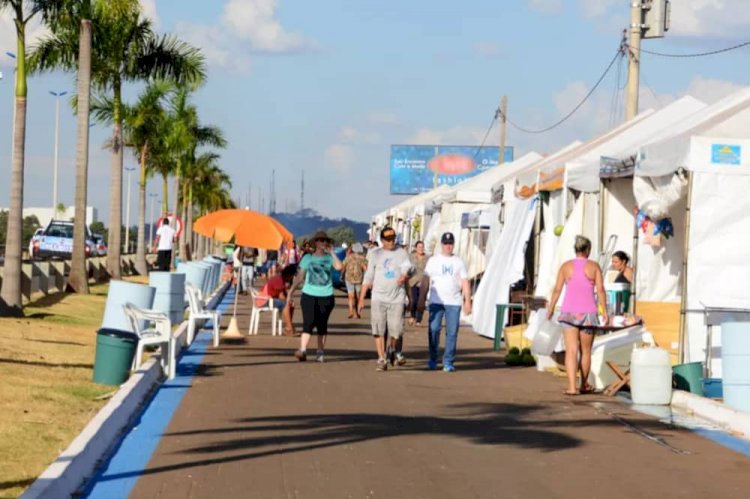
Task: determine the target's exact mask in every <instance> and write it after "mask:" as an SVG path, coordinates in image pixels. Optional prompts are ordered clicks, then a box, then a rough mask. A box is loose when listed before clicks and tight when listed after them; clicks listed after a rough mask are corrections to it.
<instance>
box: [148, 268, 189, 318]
mask: <svg viewBox="0 0 750 499" xmlns="http://www.w3.org/2000/svg"><path fill="white" fill-rule="evenodd" d="M148 278H149V279H148V280H149V285H150V286H151V287H153V288H154V289H156V293H155V295H154V304H153V307H152V308H153V309H154V310H158V311H159V312H164V313H165V314H167V315H168V316H169V320H171V321H172V324H179V323H180V322H182V318H183V314H184V312H185V274H179V273H172V272H151V273H150V274H149V275H148Z"/></svg>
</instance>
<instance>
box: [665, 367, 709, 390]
mask: <svg viewBox="0 0 750 499" xmlns="http://www.w3.org/2000/svg"><path fill="white" fill-rule="evenodd" d="M672 372H673V373H674V383H675V387H676V388H677V389H678V390H684V391H686V392H690V393H695V394H696V395H703V386H702V384H701V378H703V362H688V363H687V364H677V365H676V366H672Z"/></svg>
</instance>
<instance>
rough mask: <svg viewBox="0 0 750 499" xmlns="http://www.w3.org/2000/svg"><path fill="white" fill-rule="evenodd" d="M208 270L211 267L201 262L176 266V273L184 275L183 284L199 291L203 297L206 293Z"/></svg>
mask: <svg viewBox="0 0 750 499" xmlns="http://www.w3.org/2000/svg"><path fill="white" fill-rule="evenodd" d="M210 270H211V266H210V265H206V264H204V263H202V262H190V263H181V264H180V265H178V266H177V272H180V273H182V274H185V282H186V283H190V284H192V285H193V286H195V287H196V288H198V289H200V290H201V293H203V295H204V296H205V294H206V292H207V291H208V284H209V283H208V275H209V273H210ZM186 299H187V297H186Z"/></svg>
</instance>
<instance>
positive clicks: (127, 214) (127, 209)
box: [125, 166, 135, 255]
mask: <svg viewBox="0 0 750 499" xmlns="http://www.w3.org/2000/svg"><path fill="white" fill-rule="evenodd" d="M133 170H135V166H131V167H130V168H128V167H125V171H126V172H128V198H127V200H126V201H125V254H126V255H127V254H128V249H129V248H130V172H132V171H133Z"/></svg>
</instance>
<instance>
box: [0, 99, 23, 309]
mask: <svg viewBox="0 0 750 499" xmlns="http://www.w3.org/2000/svg"><path fill="white" fill-rule="evenodd" d="M15 116H16V118H15V121H14V124H13V126H14V130H15V133H14V134H13V166H12V169H11V180H10V206H9V210H8V229H7V233H6V236H5V264H4V268H3V288H2V295H1V297H0V315H2V316H13V317H22V316H23V303H22V298H21V256H22V255H21V254H22V251H23V248H22V236H23V234H22V231H23V166H24V159H25V158H24V156H25V154H24V150H25V142H26V97H18V96H17V97H16V102H15Z"/></svg>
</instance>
